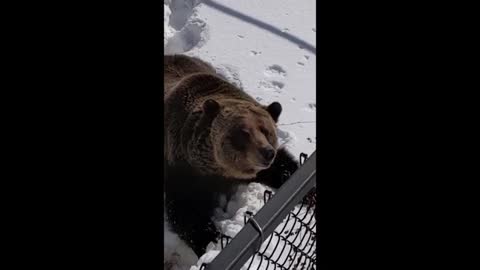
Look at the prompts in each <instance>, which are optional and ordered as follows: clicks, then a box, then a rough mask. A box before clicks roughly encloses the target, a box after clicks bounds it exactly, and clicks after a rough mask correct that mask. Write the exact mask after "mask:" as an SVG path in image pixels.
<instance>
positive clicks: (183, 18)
mask: <svg viewBox="0 0 480 270" xmlns="http://www.w3.org/2000/svg"><path fill="white" fill-rule="evenodd" d="M164 3H165V4H168V6H169V9H170V10H169V11H170V14H169V19H168V26H167V28H169V32H170V33H169V34H170V35H169V36H170V37H169V38H168V39H167V41H166V44H165V54H176V53H184V52H188V51H190V50H191V49H193V48H196V47H200V46H202V45H203V44H204V43H205V41H206V40H207V39H208V31H207V24H206V23H205V22H204V21H203V20H200V19H198V18H196V13H195V7H196V6H197V5H198V4H199V1H197V0H171V1H164ZM164 23H167V21H164ZM164 28H165V26H164ZM172 32H173V33H172Z"/></svg>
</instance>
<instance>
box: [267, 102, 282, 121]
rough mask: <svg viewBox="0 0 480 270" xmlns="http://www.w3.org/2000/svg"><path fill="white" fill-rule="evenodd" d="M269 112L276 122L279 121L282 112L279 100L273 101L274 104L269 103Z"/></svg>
mask: <svg viewBox="0 0 480 270" xmlns="http://www.w3.org/2000/svg"><path fill="white" fill-rule="evenodd" d="M267 112H268V113H269V114H270V115H271V116H272V118H273V121H275V123H276V122H277V121H278V117H280V114H281V113H282V105H280V103H278V102H273V103H272V104H270V105H268V107H267Z"/></svg>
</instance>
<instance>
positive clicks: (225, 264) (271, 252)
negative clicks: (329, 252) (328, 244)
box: [201, 152, 316, 270]
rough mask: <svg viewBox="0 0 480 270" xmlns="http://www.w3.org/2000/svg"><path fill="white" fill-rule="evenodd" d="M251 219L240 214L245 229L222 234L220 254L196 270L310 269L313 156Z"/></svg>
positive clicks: (313, 220) (313, 263) (267, 197)
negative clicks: (236, 232)
mask: <svg viewBox="0 0 480 270" xmlns="http://www.w3.org/2000/svg"><path fill="white" fill-rule="evenodd" d="M305 159H306V155H304V154H302V155H301V157H300V164H301V165H302V166H301V167H300V168H299V169H298V170H297V171H296V172H295V173H294V174H293V175H292V176H291V178H290V179H289V180H288V181H287V182H286V183H285V184H284V185H283V186H282V187H281V188H280V189H279V190H278V191H277V192H276V194H274V195H273V193H272V192H271V191H266V192H265V194H264V202H265V205H264V206H263V207H262V208H261V209H260V211H259V212H258V213H257V214H256V215H253V213H251V212H248V211H247V212H246V215H245V217H244V221H245V226H244V227H243V228H242V230H241V231H240V232H239V233H238V234H237V235H236V236H235V237H234V238H233V239H232V238H231V237H228V236H226V235H222V237H221V239H220V241H221V247H222V251H221V252H220V253H219V254H218V255H217V256H216V257H215V259H214V260H213V261H212V262H211V263H209V264H203V265H202V267H201V270H238V269H241V270H246V269H257V270H260V269H262V270H270V269H275V270H276V269H280V270H286V269H294V270H300V269H305V270H310V269H316V218H315V215H316V209H315V186H316V152H314V153H313V154H312V155H311V156H310V158H308V159H307V160H306V161H305Z"/></svg>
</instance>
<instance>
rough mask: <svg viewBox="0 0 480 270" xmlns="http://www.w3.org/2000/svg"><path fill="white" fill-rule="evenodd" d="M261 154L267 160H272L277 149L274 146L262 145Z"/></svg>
mask: <svg viewBox="0 0 480 270" xmlns="http://www.w3.org/2000/svg"><path fill="white" fill-rule="evenodd" d="M260 154H262V156H263V158H264V159H265V160H266V161H268V162H270V161H271V160H272V159H273V157H274V156H275V150H273V148H272V147H262V148H260Z"/></svg>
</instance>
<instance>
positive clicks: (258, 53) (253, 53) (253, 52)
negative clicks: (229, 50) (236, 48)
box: [250, 51, 262, 56]
mask: <svg viewBox="0 0 480 270" xmlns="http://www.w3.org/2000/svg"><path fill="white" fill-rule="evenodd" d="M260 54H262V52H257V51H250V55H252V56H256V55H260Z"/></svg>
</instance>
